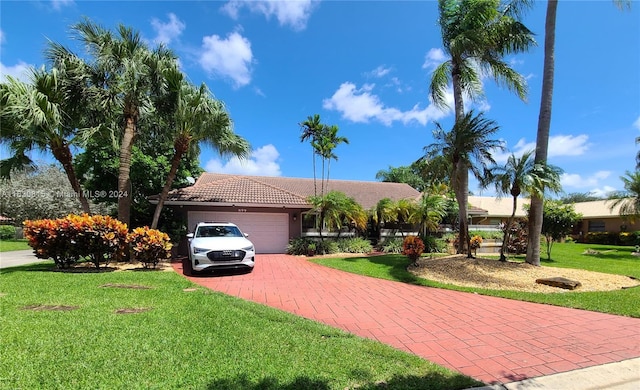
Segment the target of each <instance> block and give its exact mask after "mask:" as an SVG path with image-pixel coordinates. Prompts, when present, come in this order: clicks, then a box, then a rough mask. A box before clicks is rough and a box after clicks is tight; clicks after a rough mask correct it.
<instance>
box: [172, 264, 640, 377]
mask: <svg viewBox="0 0 640 390" xmlns="http://www.w3.org/2000/svg"><path fill="white" fill-rule="evenodd" d="M256 260H257V261H256V267H255V270H254V271H253V273H251V274H245V275H233V276H223V277H215V276H204V277H202V276H199V277H191V278H189V279H190V280H191V281H193V282H194V283H197V284H199V285H201V286H204V287H207V288H210V289H212V290H216V291H220V292H223V293H225V294H228V295H232V296H236V297H239V298H243V299H246V300H249V301H253V302H257V303H261V304H264V305H268V306H271V307H274V308H278V309H281V310H284V311H288V312H290V313H293V314H296V315H299V316H302V317H305V318H309V319H312V320H315V321H318V322H322V323H325V324H327V325H330V326H334V327H337V328H341V329H344V330H345V331H347V332H350V333H353V334H356V335H358V336H361V337H366V338H369V339H374V340H378V341H380V342H382V343H385V344H388V345H390V346H392V347H395V348H398V349H401V350H404V351H407V352H410V353H413V354H416V355H418V356H421V357H423V358H424V359H427V360H430V361H432V362H435V363H438V364H441V365H443V366H445V367H448V368H451V369H454V370H456V371H459V372H462V373H464V374H466V375H469V376H471V377H474V378H476V379H478V380H481V381H483V382H485V383H508V382H514V381H519V380H523V379H526V378H533V377H539V376H543V375H550V374H554V373H559V372H566V371H571V370H574V369H579V368H585V367H591V366H596V365H600V364H605V363H611V362H617V361H622V360H626V359H631V358H637V357H640V319H636V318H628V317H622V316H615V315H609V314H602V313H595V312H589V311H584V310H576V309H568V308H562V307H555V306H549V305H542V304H535V303H527V302H520V301H515V300H509V299H503V298H495V297H487V296H482V295H478V294H472V293H463V292H457V291H449V290H443V289H436V288H429V287H420V286H413V285H409V284H404V283H399V282H392V281H387V280H381V279H375V278H370V277H366V276H360V275H354V274H350V273H347V272H343V271H339V270H335V269H331V268H327V267H323V266H320V265H317V264H314V263H311V262H309V261H307V260H306V259H305V258H303V257H296V256H288V255H259V256H258V257H257V259H256ZM173 266H174V268H175V269H176V271H178V272H181V271H182V269H181V268H182V266H181V264H180V263H174V264H173Z"/></svg>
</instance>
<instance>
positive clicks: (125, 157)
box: [118, 116, 136, 225]
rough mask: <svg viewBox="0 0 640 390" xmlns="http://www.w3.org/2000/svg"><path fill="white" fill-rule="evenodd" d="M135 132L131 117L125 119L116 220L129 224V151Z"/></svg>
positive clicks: (130, 189)
mask: <svg viewBox="0 0 640 390" xmlns="http://www.w3.org/2000/svg"><path fill="white" fill-rule="evenodd" d="M135 132H136V122H135V119H134V117H133V116H129V117H127V119H126V126H125V128H124V135H123V136H122V144H121V145H120V166H119V168H118V219H119V220H120V222H122V223H126V224H127V225H128V224H129V221H130V219H131V197H132V195H133V194H131V192H132V188H131V178H130V176H129V173H130V171H131V150H132V148H133V138H134V136H135Z"/></svg>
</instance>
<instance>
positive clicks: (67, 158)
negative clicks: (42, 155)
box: [51, 144, 91, 214]
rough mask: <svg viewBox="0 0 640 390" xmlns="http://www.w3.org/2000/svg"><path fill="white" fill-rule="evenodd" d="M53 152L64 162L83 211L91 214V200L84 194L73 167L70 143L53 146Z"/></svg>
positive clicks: (59, 160)
mask: <svg viewBox="0 0 640 390" xmlns="http://www.w3.org/2000/svg"><path fill="white" fill-rule="evenodd" d="M51 153H52V154H53V157H55V159H56V160H58V162H60V164H62V168H63V169H64V172H65V173H66V174H67V179H69V183H70V184H71V188H73V191H75V193H76V194H77V195H78V199H79V200H80V204H81V205H82V211H83V212H85V213H87V214H90V213H91V208H90V206H89V201H88V200H87V198H86V197H85V196H84V193H83V192H82V188H81V187H80V182H79V181H78V176H76V171H75V169H73V164H72V157H71V150H70V149H69V145H67V144H63V145H61V146H51Z"/></svg>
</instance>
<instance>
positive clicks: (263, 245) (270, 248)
mask: <svg viewBox="0 0 640 390" xmlns="http://www.w3.org/2000/svg"><path fill="white" fill-rule="evenodd" d="M188 221H189V230H193V227H194V226H195V225H196V224H197V223H198V222H213V221H215V222H231V223H234V224H236V225H238V227H239V228H240V230H242V231H243V232H244V233H247V234H248V235H249V240H251V242H253V244H254V245H255V247H256V252H257V253H285V252H286V249H287V244H288V243H289V214H286V213H251V212H222V211H189V213H188Z"/></svg>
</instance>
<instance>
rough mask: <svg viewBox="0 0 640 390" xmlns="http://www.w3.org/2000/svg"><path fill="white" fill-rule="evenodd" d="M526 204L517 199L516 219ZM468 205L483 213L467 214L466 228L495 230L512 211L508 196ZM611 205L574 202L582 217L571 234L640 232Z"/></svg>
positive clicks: (637, 223) (480, 198)
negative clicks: (468, 224) (468, 222)
mask: <svg viewBox="0 0 640 390" xmlns="http://www.w3.org/2000/svg"><path fill="white" fill-rule="evenodd" d="M530 203H531V202H530V199H528V198H518V205H517V208H516V215H515V216H516V218H519V217H522V218H523V217H526V216H527V213H526V212H525V211H524V208H523V206H524V205H525V204H527V205H528V204H530ZM469 204H470V205H471V206H473V207H474V208H476V209H481V210H485V213H484V214H481V215H472V214H471V213H469V214H470V218H471V224H472V225H474V226H473V227H470V228H471V229H473V228H474V227H484V226H495V227H497V226H498V225H499V224H500V223H502V222H506V221H507V219H508V218H509V217H510V216H511V213H512V211H513V198H512V197H504V198H495V197H490V196H469ZM611 205H612V202H611V201H610V200H596V201H592V202H580V203H574V209H575V211H576V212H577V213H580V214H582V220H581V221H580V222H579V223H578V225H577V226H576V227H575V228H574V233H575V235H577V236H580V233H582V234H587V233H590V232H610V233H618V232H624V231H629V232H632V231H636V230H640V220H635V221H631V220H629V219H625V218H623V217H621V216H620V205H618V206H616V207H614V208H613V209H611ZM470 209H471V208H470Z"/></svg>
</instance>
